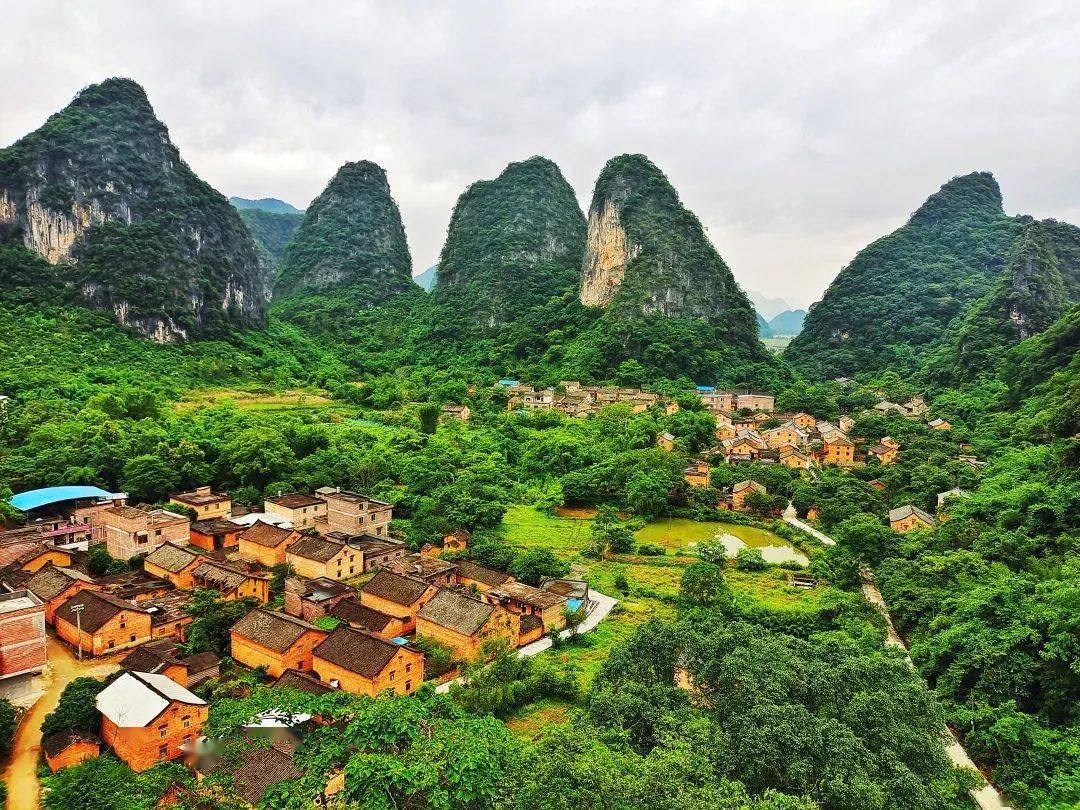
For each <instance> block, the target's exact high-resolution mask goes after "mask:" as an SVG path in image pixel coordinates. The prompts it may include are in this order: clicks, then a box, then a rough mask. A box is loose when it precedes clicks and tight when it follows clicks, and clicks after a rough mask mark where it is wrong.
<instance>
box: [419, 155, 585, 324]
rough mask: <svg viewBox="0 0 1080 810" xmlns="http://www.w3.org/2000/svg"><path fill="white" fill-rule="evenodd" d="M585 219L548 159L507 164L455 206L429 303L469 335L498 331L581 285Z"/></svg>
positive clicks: (471, 189) (467, 191)
mask: <svg viewBox="0 0 1080 810" xmlns="http://www.w3.org/2000/svg"><path fill="white" fill-rule="evenodd" d="M585 230H586V228H585V217H584V216H583V215H582V213H581V208H580V207H579V206H578V203H577V198H576V197H575V196H574V190H573V189H572V188H571V187H570V184H569V183H567V182H566V179H565V178H564V177H563V175H562V172H561V171H559V167H558V166H556V165H555V164H554V163H552V162H551V161H550V160H548V159H547V158H543V157H532V158H530V159H528V160H524V161H521V162H520V163H511V164H510V165H509V166H507V167H506V168H505V169H504V170H503V172H502V174H500V175H499V176H498V177H497V178H496V179H494V180H482V181H480V182H477V183H473V184H472V185H471V186H469V188H468V189H466V190H465V193H463V194H462V195H461V197H460V198H458V202H457V205H456V206H455V207H454V214H453V216H452V217H451V219H450V227H449V229H448V230H447V234H446V242H445V244H444V245H443V249H442V255H441V257H440V258H439V264H438V268H439V269H438V284H436V286H435V288H434V291H433V295H434V299H435V302H436V304H437V306H438V307H440V311H441V312H444V313H449V312H451V311H452V312H454V313H455V319H456V324H455V326H457V324H460V325H461V326H463V327H464V328H465V329H466V330H472V329H479V330H480V331H483V332H491V331H495V330H498V329H499V328H501V327H502V326H503V325H504V324H507V323H510V322H512V321H515V320H517V319H518V318H520V317H521V316H522V315H523V314H524V313H525V312H527V311H528V310H530V309H532V308H534V307H536V306H539V305H541V304H543V303H545V302H546V301H548V300H549V299H550V298H551V297H552V296H556V295H559V294H560V293H562V292H564V291H565V290H568V289H573V288H575V287H576V286H577V283H578V272H579V270H580V267H581V255H582V251H583V250H584V247H585Z"/></svg>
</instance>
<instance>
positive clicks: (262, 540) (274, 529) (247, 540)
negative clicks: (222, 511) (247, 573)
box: [239, 520, 301, 568]
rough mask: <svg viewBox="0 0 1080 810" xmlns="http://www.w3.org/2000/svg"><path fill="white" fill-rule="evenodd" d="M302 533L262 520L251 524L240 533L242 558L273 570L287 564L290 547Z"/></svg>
mask: <svg viewBox="0 0 1080 810" xmlns="http://www.w3.org/2000/svg"><path fill="white" fill-rule="evenodd" d="M300 537H301V535H300V532H298V531H296V530H295V529H286V528H282V527H279V526H271V525H270V524H269V523H263V522H262V521H261V520H260V521H256V522H255V523H253V524H251V526H249V527H248V528H246V529H244V531H242V532H241V533H240V544H239V549H240V556H241V557H244V558H246V559H249V560H255V561H256V562H259V563H262V565H264V566H266V567H267V568H273V567H274V566H275V565H280V564H281V563H283V562H285V555H286V552H287V551H288V548H289V546H291V545H292V544H293V543H295V542H296V541H297V540H299V539H300Z"/></svg>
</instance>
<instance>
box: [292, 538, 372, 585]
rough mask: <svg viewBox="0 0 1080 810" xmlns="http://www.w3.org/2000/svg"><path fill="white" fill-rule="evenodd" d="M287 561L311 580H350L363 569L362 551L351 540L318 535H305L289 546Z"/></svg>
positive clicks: (294, 569) (301, 574)
mask: <svg viewBox="0 0 1080 810" xmlns="http://www.w3.org/2000/svg"><path fill="white" fill-rule="evenodd" d="M285 562H287V563H288V564H289V565H290V566H291V567H292V569H293V571H295V572H296V573H297V574H299V575H300V576H302V577H307V578H309V579H314V578H316V577H326V578H328V579H348V578H351V577H356V576H359V575H360V574H362V573H363V572H364V553H363V552H362V551H359V550H358V549H355V548H353V547H352V546H350V545H349V544H348V543H339V542H337V541H336V540H331V539H329V538H327V537H319V536H315V535H305V536H304V537H301V538H300V539H299V540H297V541H296V542H295V543H293V544H292V545H291V546H289V548H288V549H287V550H286V552H285Z"/></svg>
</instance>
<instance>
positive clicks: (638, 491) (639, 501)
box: [626, 471, 672, 515]
mask: <svg viewBox="0 0 1080 810" xmlns="http://www.w3.org/2000/svg"><path fill="white" fill-rule="evenodd" d="M671 487H672V482H671V481H669V480H665V479H664V478H661V477H660V476H659V475H657V474H655V473H652V474H650V473H647V472H644V471H641V472H636V473H634V475H633V476H632V477H631V478H630V480H629V481H627V483H626V504H627V506H629V507H630V508H631V509H633V510H634V511H635V512H637V513H638V514H639V515H659V514H661V513H662V512H663V511H664V509H665V507H666V506H667V498H668V493H669V492H670V491H671Z"/></svg>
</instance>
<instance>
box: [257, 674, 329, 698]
mask: <svg viewBox="0 0 1080 810" xmlns="http://www.w3.org/2000/svg"><path fill="white" fill-rule="evenodd" d="M270 688H271V689H295V690H296V691H297V692H306V693H307V694H309V695H326V694H329V693H330V692H333V691H334V687H332V686H330V685H329V684H325V683H323V682H322V681H320V680H319V679H318V678H315V677H313V676H312V675H309V674H308V673H306V672H300V670H297V669H287V670H285V671H284V672H282V673H281V674H280V675H279V676H278V679H277V680H276V681H274V682H273V683H272V684H270Z"/></svg>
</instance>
